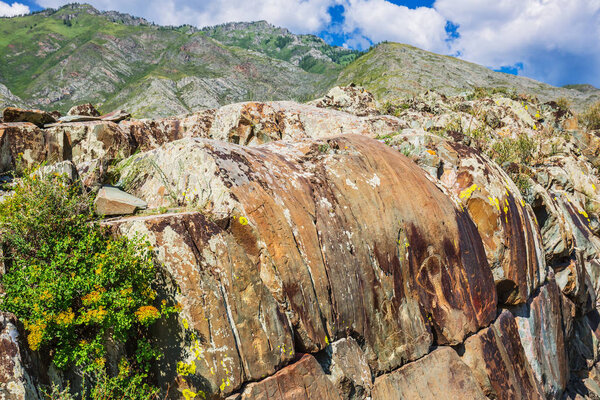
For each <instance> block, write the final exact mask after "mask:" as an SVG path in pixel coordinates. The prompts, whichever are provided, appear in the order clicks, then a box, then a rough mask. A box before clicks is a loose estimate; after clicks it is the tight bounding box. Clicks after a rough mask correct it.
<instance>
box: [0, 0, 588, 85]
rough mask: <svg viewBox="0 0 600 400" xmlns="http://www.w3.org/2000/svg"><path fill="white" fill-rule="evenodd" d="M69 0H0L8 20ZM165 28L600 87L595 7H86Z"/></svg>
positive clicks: (223, 3)
mask: <svg viewBox="0 0 600 400" xmlns="http://www.w3.org/2000/svg"><path fill="white" fill-rule="evenodd" d="M70 1H73V0H67V1H65V0H18V1H16V2H15V1H14V0H0V15H5V16H10V15H16V14H21V13H23V12H28V11H35V10H39V9H41V8H45V7H53V8H56V7H59V6H61V5H64V4H66V3H68V2H70ZM88 2H89V3H90V4H92V5H93V6H95V7H96V8H98V9H101V10H117V11H121V12H126V13H130V14H133V15H136V16H141V17H144V18H146V19H148V20H150V21H153V22H156V23H158V24H162V25H181V24H191V25H195V26H198V27H202V26H208V25H215V24H219V23H224V22H231V21H255V20H261V19H264V20H267V21H269V22H271V23H273V24H275V25H278V26H283V27H286V28H288V29H290V30H291V31H292V32H294V33H313V34H317V35H319V36H321V37H323V38H324V39H325V40H326V41H327V42H329V43H332V44H336V45H340V46H346V47H350V48H355V49H367V48H368V47H369V46H370V45H372V44H375V43H378V42H380V41H383V40H388V41H393V42H400V43H408V44H411V45H414V46H417V47H420V48H422V49H425V50H429V51H432V52H435V53H440V54H447V55H453V56H458V57H460V58H462V59H464V60H467V61H471V62H475V63H478V64H481V65H485V66H487V67H489V68H492V69H494V70H500V71H503V72H508V73H513V74H518V75H522V76H527V77H531V78H534V79H537V80H540V81H543V82H547V83H550V84H553V85H558V86H560V85H564V84H569V83H591V84H593V85H595V86H597V87H600V74H598V71H600V0H432V1H419V0H406V1H402V0H253V1H248V0H199V1H194V0H88Z"/></svg>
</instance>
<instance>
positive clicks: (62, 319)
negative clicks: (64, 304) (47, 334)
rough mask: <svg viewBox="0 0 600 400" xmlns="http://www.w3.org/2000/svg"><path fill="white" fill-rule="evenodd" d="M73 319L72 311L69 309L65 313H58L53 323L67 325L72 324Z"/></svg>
mask: <svg viewBox="0 0 600 400" xmlns="http://www.w3.org/2000/svg"><path fill="white" fill-rule="evenodd" d="M74 319H75V314H73V311H72V310H71V309H70V308H69V309H68V310H67V311H63V312H61V313H59V314H58V315H57V316H56V317H55V321H56V323H57V324H58V325H69V324H71V323H72V322H73V320H74Z"/></svg>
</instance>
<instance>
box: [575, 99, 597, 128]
mask: <svg viewBox="0 0 600 400" xmlns="http://www.w3.org/2000/svg"><path fill="white" fill-rule="evenodd" d="M579 119H580V121H581V123H582V125H583V126H585V127H586V128H587V129H590V130H596V129H600V101H599V102H597V103H594V104H592V105H591V106H589V107H588V108H587V110H585V112H584V113H583V114H581V115H580V117H579Z"/></svg>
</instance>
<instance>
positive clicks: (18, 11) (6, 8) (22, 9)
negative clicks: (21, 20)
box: [0, 1, 29, 17]
mask: <svg viewBox="0 0 600 400" xmlns="http://www.w3.org/2000/svg"><path fill="white" fill-rule="evenodd" d="M23 14H29V7H27V6H26V5H24V4H21V3H12V4H7V3H5V2H3V1H0V17H14V16H15V15H23Z"/></svg>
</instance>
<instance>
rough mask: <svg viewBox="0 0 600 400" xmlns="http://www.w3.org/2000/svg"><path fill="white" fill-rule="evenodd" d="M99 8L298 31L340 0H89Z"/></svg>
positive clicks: (320, 21)
mask: <svg viewBox="0 0 600 400" xmlns="http://www.w3.org/2000/svg"><path fill="white" fill-rule="evenodd" d="M70 2H72V0H67V1H63V0H38V1H37V3H38V4H39V5H40V6H42V7H53V8H56V7H60V6H62V5H64V4H67V3H70ZM87 2H88V3H90V4H91V5H93V6H94V7H96V8H98V9H100V10H118V11H120V12H126V13H130V14H133V15H136V16H141V17H144V18H147V19H149V20H151V21H153V22H156V23H158V24H161V25H183V24H191V25H195V26H198V27H203V26H211V25H217V24H221V23H225V22H232V21H257V20H267V21H268V22H270V23H272V24H275V25H278V26H284V27H286V28H288V29H290V30H292V31H294V32H297V33H309V32H311V33H313V32H319V31H321V30H323V29H324V28H326V27H327V26H328V25H329V24H330V23H331V16H330V15H329V12H328V10H329V8H330V7H332V6H334V5H335V4H337V3H338V2H339V0H256V1H248V0H210V1H208V0H202V1H185V0H129V1H121V0H88V1H87Z"/></svg>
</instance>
